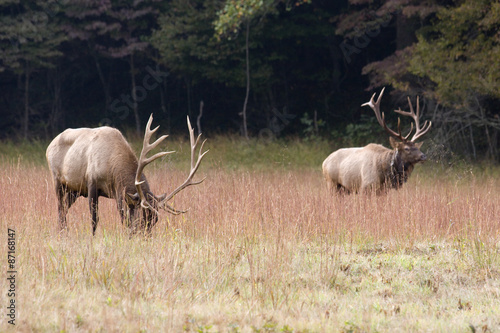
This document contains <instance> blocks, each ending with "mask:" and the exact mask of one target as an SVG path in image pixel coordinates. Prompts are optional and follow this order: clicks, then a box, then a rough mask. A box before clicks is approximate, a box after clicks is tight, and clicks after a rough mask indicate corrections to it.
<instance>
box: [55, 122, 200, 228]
mask: <svg viewBox="0 0 500 333" xmlns="http://www.w3.org/2000/svg"><path fill="white" fill-rule="evenodd" d="M152 122H153V115H152V114H151V116H150V117H149V121H148V124H147V125H146V131H145V133H144V142H143V147H142V151H141V155H140V157H139V160H137V157H136V156H135V154H134V152H133V150H132V148H131V147H130V145H129V144H128V142H127V140H126V139H125V138H124V137H123V135H122V134H121V133H120V131H119V130H117V129H115V128H111V127H107V126H103V127H98V128H77V129H71V128H70V129H67V130H65V131H64V132H62V133H61V134H59V135H58V136H57V137H56V138H55V139H54V140H52V142H51V143H50V145H49V146H48V148H47V152H46V156H47V162H48V164H49V169H50V171H51V172H52V179H53V181H54V185H55V189H56V195H57V200H58V212H59V225H60V227H61V229H65V228H66V227H67V225H66V214H67V212H68V209H69V208H70V207H71V205H72V204H73V203H74V202H75V200H76V199H77V198H78V197H79V196H84V197H88V201H89V208H90V214H91V216H92V233H93V234H95V231H96V228H97V223H98V215H97V209H98V199H99V197H100V196H102V197H106V198H111V199H115V200H116V204H117V207H118V211H119V212H120V217H121V221H122V224H123V223H124V222H126V223H127V224H128V225H129V226H130V228H131V231H132V232H133V233H134V232H136V231H137V229H139V228H141V229H142V230H145V231H146V232H147V233H148V234H149V233H150V232H151V228H152V227H153V226H154V225H155V224H156V222H157V221H158V209H159V208H162V209H165V210H166V211H168V212H169V213H172V214H181V213H185V211H180V210H177V209H175V208H173V207H172V206H171V205H169V204H168V201H169V200H171V199H172V198H173V197H174V196H175V195H176V194H177V193H179V192H180V191H182V190H183V189H184V188H186V187H188V186H190V185H197V184H199V183H201V182H202V181H203V180H204V179H202V180H200V181H196V182H194V181H193V180H192V179H193V176H194V174H195V173H196V171H197V170H198V167H199V166H200V163H201V160H202V159H203V157H204V156H205V154H206V153H208V150H207V151H205V152H203V153H202V150H203V145H204V144H205V141H206V140H205V141H203V142H202V144H201V147H200V151H199V153H198V160H197V161H195V159H194V158H195V150H196V146H197V145H198V141H199V140H200V137H201V134H199V135H198V137H197V139H196V140H195V139H194V133H193V128H192V127H191V123H190V122H189V117H188V119H187V124H188V129H189V137H190V142H191V170H190V172H189V175H188V177H187V179H186V180H185V181H184V183H182V184H181V185H180V186H179V187H177V188H176V189H175V190H173V191H172V192H171V193H170V194H168V195H167V194H162V195H160V196H155V195H154V194H153V193H152V192H151V190H150V188H149V184H148V181H147V180H146V176H144V174H143V171H144V167H145V166H146V165H148V164H149V163H151V162H153V161H154V160H156V159H158V158H160V157H162V156H165V155H167V154H170V153H173V151H166V152H159V153H156V154H155V155H153V156H151V157H146V155H147V154H148V153H149V152H150V151H151V150H153V149H154V148H155V147H157V146H158V145H159V144H160V143H161V142H162V141H163V140H164V139H165V138H166V137H167V135H163V136H161V137H160V138H158V139H157V140H156V141H155V142H153V143H149V142H150V140H151V136H152V135H153V134H154V133H155V132H156V130H157V129H158V128H159V126H158V127H156V128H155V129H153V130H151V123H152ZM124 203H125V204H126V206H127V208H128V209H126V210H125V209H124V208H123V207H124Z"/></svg>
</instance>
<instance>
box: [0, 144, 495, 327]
mask: <svg viewBox="0 0 500 333" xmlns="http://www.w3.org/2000/svg"><path fill="white" fill-rule="evenodd" d="M169 144H170V146H169V147H168V149H175V150H178V151H179V154H176V155H175V156H169V158H170V159H168V160H164V161H159V162H155V164H154V165H151V166H149V167H148V168H149V169H146V174H147V175H148V178H149V182H150V184H152V188H153V190H154V191H155V192H156V193H160V192H166V191H168V190H171V189H173V187H175V186H176V185H177V184H179V183H181V182H182V180H183V178H184V177H185V176H186V171H187V168H188V163H189V161H188V160H187V158H188V157H187V153H188V152H187V150H188V148H187V146H186V145H185V142H181V141H175V140H174V141H171V143H169ZM45 147H46V145H45V144H43V143H35V144H31V145H23V146H17V145H15V144H13V143H3V144H0V154H1V158H0V166H1V168H2V177H1V180H0V192H1V198H2V199H1V202H2V203H1V205H0V225H1V230H2V232H3V233H4V236H2V239H3V241H2V243H3V245H2V248H3V249H5V250H7V238H8V235H7V230H8V229H9V228H10V229H13V230H15V242H16V245H15V269H16V270H17V276H16V280H15V293H16V297H15V301H16V303H15V304H16V325H15V327H13V326H12V325H10V324H9V323H8V320H9V318H8V317H7V316H6V314H7V312H8V310H7V305H8V302H9V301H10V299H11V298H10V297H8V296H7V293H8V290H9V288H11V287H12V286H11V285H10V281H8V280H7V277H8V276H9V275H8V273H7V271H8V270H9V266H8V262H7V251H5V252H2V253H5V255H4V259H3V260H2V261H1V270H2V278H1V279H0V290H1V293H0V295H1V296H0V304H1V306H2V320H1V322H0V331H1V332H14V331H16V332H183V331H184V332H499V331H500V206H499V202H500V169H499V168H495V167H488V166H482V167H479V166H470V165H467V164H465V163H459V164H453V165H451V166H450V165H448V164H443V163H436V162H432V161H430V162H428V163H426V164H425V165H419V166H417V167H416V171H415V172H414V174H413V175H412V177H411V178H410V181H409V182H408V183H407V184H406V185H405V186H404V187H403V189H401V190H399V191H391V192H389V193H388V194H387V195H382V196H368V195H357V196H354V195H353V196H343V197H336V196H331V195H330V194H329V193H327V190H326V186H325V184H324V182H323V179H322V175H321V171H320V165H321V162H322V160H323V159H324V158H325V157H326V156H327V155H328V153H329V152H330V151H331V150H332V149H333V148H332V147H329V145H328V144H327V143H325V142H319V143H314V144H313V143H303V142H300V141H287V142H284V141H280V142H272V143H261V142H251V143H249V144H248V143H243V142H241V141H239V140H236V139H231V138H215V139H212V140H211V141H210V142H209V143H208V148H210V149H211V152H210V153H209V155H207V158H206V160H205V161H204V163H203V164H202V166H201V168H200V171H199V172H198V173H199V177H202V176H206V177H207V180H206V181H205V182H204V183H203V184H201V185H199V186H197V187H191V188H189V189H186V190H185V191H184V192H183V193H182V194H179V195H178V196H177V197H176V199H175V207H178V208H190V210H189V212H188V213H186V214H184V215H182V216H171V215H168V214H167V213H166V212H162V213H161V214H160V221H159V222H158V224H157V225H156V226H155V228H154V230H153V235H152V237H150V238H145V237H143V236H140V235H135V236H133V237H130V235H129V233H128V231H127V230H126V228H125V227H124V226H122V225H121V223H120V222H119V216H118V212H117V211H116V205H115V203H114V201H112V200H109V199H104V198H101V199H100V212H99V215H100V222H99V225H98V228H97V233H96V235H95V237H92V233H91V223H90V215H89V212H88V205H87V202H86V201H85V200H84V199H83V198H80V199H79V200H78V201H77V202H76V203H75V205H74V206H73V207H72V208H71V209H70V211H69V214H68V223H69V230H68V231H67V232H63V233H60V232H59V229H58V225H57V208H56V198H55V193H54V190H53V186H52V180H51V178H50V175H49V171H48V169H47V167H46V165H45V162H44V150H45Z"/></svg>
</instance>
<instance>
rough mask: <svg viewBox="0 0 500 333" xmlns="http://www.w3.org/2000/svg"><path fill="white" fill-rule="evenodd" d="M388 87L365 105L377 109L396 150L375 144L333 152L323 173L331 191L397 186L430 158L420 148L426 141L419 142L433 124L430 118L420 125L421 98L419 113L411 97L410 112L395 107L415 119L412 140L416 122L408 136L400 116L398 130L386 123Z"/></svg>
mask: <svg viewBox="0 0 500 333" xmlns="http://www.w3.org/2000/svg"><path fill="white" fill-rule="evenodd" d="M384 89H385V88H384ZM384 89H382V91H381V92H380V95H379V97H378V99H377V101H376V102H375V101H374V98H375V95H376V93H375V94H373V96H372V98H371V99H370V101H369V102H367V103H364V104H363V105H361V106H369V107H371V108H372V109H373V111H374V112H375V116H376V117H377V120H378V123H379V124H380V125H381V126H382V127H383V128H384V129H385V130H386V132H387V133H389V135H390V137H389V140H390V143H391V146H392V148H393V149H392V150H391V149H388V148H386V147H384V146H382V145H379V144H373V143H371V144H369V145H367V146H365V147H361V148H343V149H339V150H337V151H335V152H333V153H332V154H330V156H328V157H327V158H326V159H325V161H324V162H323V175H324V177H325V179H326V182H327V185H328V189H329V190H333V189H336V190H337V191H344V192H347V193H350V192H359V191H367V190H368V191H369V190H373V191H375V192H377V193H380V192H382V191H384V190H387V189H389V188H396V189H397V188H400V187H401V186H402V185H403V183H405V182H406V181H407V180H408V177H409V176H410V175H411V173H412V171H413V168H414V166H415V164H416V163H418V162H423V161H425V160H426V159H427V157H426V155H425V154H424V153H422V152H421V151H420V147H421V146H422V142H420V143H416V142H415V141H416V140H417V139H419V138H421V137H422V136H423V135H424V134H426V133H427V132H428V131H429V129H430V128H431V125H432V123H431V122H430V121H427V120H426V121H425V123H424V125H423V126H422V127H420V121H419V118H420V103H419V99H418V97H417V112H416V113H415V111H414V109H413V105H412V103H411V100H410V98H409V97H408V104H409V106H410V111H409V112H408V111H403V110H401V108H399V109H398V110H395V112H397V113H399V114H401V115H403V116H409V117H411V118H413V121H414V122H415V134H414V135H413V137H412V138H411V140H408V138H409V136H410V135H411V133H412V132H413V123H412V124H411V129H410V132H409V133H408V134H407V135H406V136H403V135H402V134H401V122H400V119H399V118H398V131H397V132H395V131H393V130H391V129H390V128H389V127H387V124H386V123H385V117H384V113H383V112H382V113H381V112H380V100H381V99H382V95H383V94H384Z"/></svg>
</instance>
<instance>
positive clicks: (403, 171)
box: [388, 149, 413, 188]
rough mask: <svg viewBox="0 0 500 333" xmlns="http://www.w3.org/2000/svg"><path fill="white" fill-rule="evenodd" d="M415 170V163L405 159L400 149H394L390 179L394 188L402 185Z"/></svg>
mask: <svg viewBox="0 0 500 333" xmlns="http://www.w3.org/2000/svg"><path fill="white" fill-rule="evenodd" d="M412 171H413V164H412V163H409V162H405V161H403V159H402V158H401V154H400V153H399V150H398V149H394V150H393V151H392V158H391V162H390V173H389V177H388V178H389V180H390V181H391V186H392V187H393V188H399V187H401V186H402V185H403V184H404V183H406V181H407V180H408V177H409V176H410V174H411V172H412Z"/></svg>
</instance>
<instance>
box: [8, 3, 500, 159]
mask: <svg viewBox="0 0 500 333" xmlns="http://www.w3.org/2000/svg"><path fill="white" fill-rule="evenodd" d="M0 15H1V21H0V86H1V89H0V100H1V102H0V105H1V108H0V138H2V139H6V138H14V139H21V138H25V139H33V138H40V139H44V140H45V139H50V138H52V137H53V136H54V135H56V134H57V133H59V132H60V131H61V130H63V129H64V128H67V127H81V126H89V127H91V126H98V125H103V124H110V125H112V126H115V127H118V128H120V129H122V130H128V131H129V132H130V133H133V132H136V133H140V132H142V129H143V126H144V124H145V121H146V120H147V117H148V116H149V114H150V113H151V112H153V113H154V114H155V123H157V124H161V125H162V126H163V128H164V130H165V131H168V132H182V133H185V132H186V127H185V126H186V125H185V116H186V114H188V115H190V116H191V119H192V121H193V122H196V120H197V118H199V121H198V123H199V126H200V127H201V129H202V130H203V132H204V134H206V135H208V136H210V135H215V134H224V133H238V134H241V135H242V136H244V137H259V138H264V139H266V140H267V139H269V138H274V137H284V136H288V135H294V136H300V137H303V138H305V139H310V140H314V139H318V138H325V139H328V140H334V141H336V142H338V143H339V144H342V145H354V144H356V145H357V144H365V143H367V142H369V141H372V140H377V141H378V142H384V143H385V141H384V140H385V137H386V135H385V134H384V133H383V131H382V130H381V128H380V126H379V125H378V124H377V123H376V120H375V117H374V116H373V114H372V111H371V110H370V109H369V108H361V107H360V105H361V103H363V102H366V101H367V100H368V99H369V97H370V96H371V94H372V93H373V92H378V91H379V90H380V89H381V87H383V86H388V87H389V92H390V93H387V92H386V95H385V97H384V101H383V110H385V111H386V113H388V114H387V118H388V121H389V122H390V123H392V124H393V126H394V127H395V126H396V125H395V124H396V122H397V118H396V117H395V116H394V115H393V114H392V112H389V111H390V110H393V109H394V108H397V107H402V108H403V109H407V108H408V107H407V105H408V104H407V100H406V97H407V96H410V97H411V98H412V100H413V101H414V103H415V99H416V96H417V95H418V96H420V104H421V106H422V107H423V109H424V115H423V117H424V118H425V119H431V120H432V121H433V129H432V130H431V132H430V133H429V134H428V135H427V138H426V141H427V142H433V143H434V144H433V145H430V146H431V147H432V148H431V149H433V150H434V151H436V152H454V153H458V154H460V155H463V156H466V157H469V158H472V159H484V158H486V159H489V160H495V161H498V160H499V157H498V156H499V130H500V111H499V110H500V32H499V31H500V3H499V2H498V1H493V0H489V1H488V0H484V1H481V0H469V1H451V0H450V1H433V0H427V1H416V0H390V1H377V0H349V1H348V0H344V1H331V0H247V1H243V0H165V1H159V0H129V1H127V0H29V1H26V0H0ZM201 110H202V111H203V113H202V115H201V117H200V111H201ZM403 123H404V124H409V121H408V120H406V119H405V120H403ZM139 135H140V134H139ZM428 149H429V148H428Z"/></svg>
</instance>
